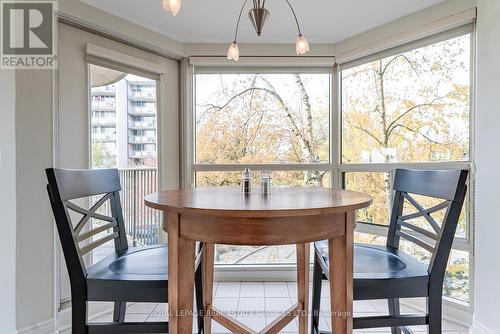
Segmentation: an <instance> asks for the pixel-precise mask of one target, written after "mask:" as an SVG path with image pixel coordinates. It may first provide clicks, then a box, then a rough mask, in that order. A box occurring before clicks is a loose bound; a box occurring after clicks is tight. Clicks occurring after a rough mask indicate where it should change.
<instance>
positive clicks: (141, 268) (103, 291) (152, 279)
mask: <svg viewBox="0 0 500 334" xmlns="http://www.w3.org/2000/svg"><path fill="white" fill-rule="evenodd" d="M87 272H88V274H87V295H88V299H89V300H91V301H128V302H141V301H144V302H167V301H168V287H167V285H168V250H167V247H165V246H151V247H134V248H129V249H128V250H126V251H124V252H118V253H114V254H112V255H109V256H107V257H106V258H104V259H103V260H101V261H99V262H98V263H96V264H95V265H93V266H92V267H90V268H89V269H88V270H87Z"/></svg>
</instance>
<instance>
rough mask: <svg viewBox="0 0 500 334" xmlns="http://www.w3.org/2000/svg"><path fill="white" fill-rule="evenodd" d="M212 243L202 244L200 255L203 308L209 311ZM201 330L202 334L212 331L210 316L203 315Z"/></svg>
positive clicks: (212, 278)
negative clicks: (201, 253)
mask: <svg viewBox="0 0 500 334" xmlns="http://www.w3.org/2000/svg"><path fill="white" fill-rule="evenodd" d="M214 251H215V246H214V244H203V255H202V263H201V265H202V280H203V309H204V310H205V312H209V311H210V310H209V306H211V305H212V297H213V288H214ZM203 319H204V325H203V330H204V334H211V333H212V318H211V317H209V316H207V315H205V317H204V318H203Z"/></svg>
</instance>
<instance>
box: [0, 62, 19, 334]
mask: <svg viewBox="0 0 500 334" xmlns="http://www.w3.org/2000/svg"><path fill="white" fill-rule="evenodd" d="M15 86H16V76H15V72H14V71H12V70H0V101H2V108H1V112H0V119H1V120H2V121H1V122H0V185H1V187H0V212H1V213H2V217H1V219H0V223H1V226H2V235H3V237H2V242H0V263H1V264H2V275H0V332H1V333H5V334H10V333H15V330H16V295H15V291H16V275H15V274H16V141H15V139H16V138H15V108H16V87H15Z"/></svg>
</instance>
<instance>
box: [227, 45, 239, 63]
mask: <svg viewBox="0 0 500 334" xmlns="http://www.w3.org/2000/svg"><path fill="white" fill-rule="evenodd" d="M227 59H232V60H234V61H238V59H240V49H239V48H238V43H236V42H233V43H231V45H230V46H229V50H227Z"/></svg>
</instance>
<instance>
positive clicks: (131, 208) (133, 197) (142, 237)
mask: <svg viewBox="0 0 500 334" xmlns="http://www.w3.org/2000/svg"><path fill="white" fill-rule="evenodd" d="M119 172H120V182H121V185H122V191H121V193H120V195H121V203H122V208H123V218H124V220H125V228H126V231H127V234H128V235H129V236H130V239H131V240H132V242H133V244H134V246H135V245H137V244H140V245H155V244H158V243H160V242H161V238H160V235H161V227H160V222H161V221H160V213H159V212H158V211H157V210H153V209H151V208H148V207H146V206H145V205H144V196H146V195H148V194H150V193H153V192H156V191H157V182H158V177H157V175H158V173H157V169H156V168H141V169H137V168H130V169H120V171H119Z"/></svg>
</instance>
